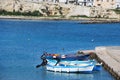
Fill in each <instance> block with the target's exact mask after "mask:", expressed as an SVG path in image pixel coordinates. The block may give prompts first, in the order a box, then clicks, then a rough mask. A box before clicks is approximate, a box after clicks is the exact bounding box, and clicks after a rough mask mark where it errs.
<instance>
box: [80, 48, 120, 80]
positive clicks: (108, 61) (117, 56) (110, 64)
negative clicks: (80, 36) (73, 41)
mask: <svg viewBox="0 0 120 80" xmlns="http://www.w3.org/2000/svg"><path fill="white" fill-rule="evenodd" d="M80 52H84V53H85V54H88V53H92V55H91V58H92V59H96V60H97V61H98V62H100V63H101V62H102V66H103V67H104V68H105V69H106V70H107V71H108V72H110V74H111V75H112V76H114V77H115V79H116V80H120V46H111V47H96V48H95V50H83V51H78V53H80Z"/></svg>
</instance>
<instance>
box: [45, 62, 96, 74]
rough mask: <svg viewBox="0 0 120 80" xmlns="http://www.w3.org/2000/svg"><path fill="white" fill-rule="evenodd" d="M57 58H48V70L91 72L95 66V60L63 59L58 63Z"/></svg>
mask: <svg viewBox="0 0 120 80" xmlns="http://www.w3.org/2000/svg"><path fill="white" fill-rule="evenodd" d="M55 64H56V61H55V60H48V64H47V65H46V70H48V71H53V72H67V73H70V72H84V73H91V72H92V71H93V68H94V61H93V60H88V61H61V62H60V63H58V64H57V65H55Z"/></svg>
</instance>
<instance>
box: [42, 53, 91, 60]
mask: <svg viewBox="0 0 120 80" xmlns="http://www.w3.org/2000/svg"><path fill="white" fill-rule="evenodd" d="M90 55H91V54H79V55H76V54H68V55H61V54H49V53H45V54H43V55H42V56H41V59H43V58H46V59H55V58H57V59H60V60H71V61H73V60H88V59H89V57H90Z"/></svg>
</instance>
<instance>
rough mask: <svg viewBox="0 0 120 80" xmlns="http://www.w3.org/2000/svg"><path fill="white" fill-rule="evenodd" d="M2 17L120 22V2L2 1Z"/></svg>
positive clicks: (65, 0)
mask: <svg viewBox="0 0 120 80" xmlns="http://www.w3.org/2000/svg"><path fill="white" fill-rule="evenodd" d="M0 15H1V16H4V15H17V16H18V15H22V16H44V17H46V16H47V17H48V16H49V17H60V18H69V17H72V18H79V17H82V18H106V19H108V18H109V19H119V20H120V0H9V1H8V0H0Z"/></svg>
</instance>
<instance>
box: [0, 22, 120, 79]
mask: <svg viewBox="0 0 120 80" xmlns="http://www.w3.org/2000/svg"><path fill="white" fill-rule="evenodd" d="M119 45H120V23H117V24H79V21H29V20H28V21H27V20H0V80H114V78H113V77H112V76H111V75H110V74H109V73H108V72H107V71H106V70H104V69H102V71H100V72H93V73H92V74H73V73H72V74H71V73H70V74H68V73H55V72H48V71H45V70H44V69H43V68H39V69H36V68H35V66H36V65H37V64H40V63H41V60H40V58H39V56H40V55H41V54H42V52H43V51H47V52H50V53H61V54H69V53H74V52H77V50H83V49H94V48H95V47H96V46H119ZM63 48H64V50H63Z"/></svg>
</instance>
